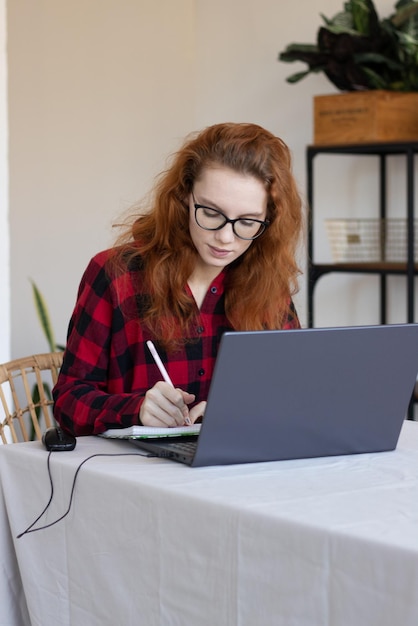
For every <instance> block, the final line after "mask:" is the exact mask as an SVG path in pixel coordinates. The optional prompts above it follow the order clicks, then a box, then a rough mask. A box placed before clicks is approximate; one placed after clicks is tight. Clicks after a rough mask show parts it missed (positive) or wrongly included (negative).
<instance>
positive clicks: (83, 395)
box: [53, 251, 299, 436]
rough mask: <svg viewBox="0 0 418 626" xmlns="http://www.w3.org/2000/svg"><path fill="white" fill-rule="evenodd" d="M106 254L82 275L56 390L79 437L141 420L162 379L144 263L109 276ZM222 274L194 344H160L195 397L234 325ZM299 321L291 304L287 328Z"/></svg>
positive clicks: (59, 413) (63, 418) (58, 410)
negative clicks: (144, 317)
mask: <svg viewBox="0 0 418 626" xmlns="http://www.w3.org/2000/svg"><path fill="white" fill-rule="evenodd" d="M108 258H109V251H105V252H101V253H99V254H97V255H96V256H95V257H94V258H93V259H92V260H91V261H90V263H89V265H88V267H87V269H86V271H85V273H84V275H83V278H82V280H81V284H80V288H79V292H78V298H77V302H76V306H75V309H74V312H73V315H72V317H71V320H70V325H69V330H68V338H67V347H66V350H65V354H64V362H63V365H62V368H61V372H60V375H59V379H58V382H57V384H56V386H55V387H54V390H53V396H54V400H55V406H54V414H55V417H56V419H57V421H58V422H59V423H60V424H61V425H62V426H63V427H64V428H65V429H66V430H68V431H70V432H72V433H73V434H75V435H76V436H79V435H91V434H98V433H101V432H103V431H104V430H106V429H108V428H117V427H127V426H131V425H133V424H138V423H139V409H140V406H141V404H142V401H143V398H144V396H145V393H146V392H147V391H148V389H150V388H151V387H153V386H154V385H155V383H156V382H158V381H159V380H161V374H160V372H159V370H158V368H157V366H156V364H155V362H154V360H153V358H152V356H151V354H150V352H149V350H148V348H147V346H146V345H145V342H146V341H147V340H148V339H152V340H154V337H152V336H151V334H150V333H149V332H148V331H147V329H146V328H144V327H143V326H142V325H141V323H140V321H139V320H140V318H141V307H142V306H143V303H144V302H145V301H146V294H138V285H140V284H141V283H140V274H141V268H140V267H136V268H131V269H129V270H127V271H126V273H125V274H123V275H122V276H121V277H119V278H111V277H110V276H109V274H108V273H107V271H106V268H105V266H106V262H107V260H108ZM224 280H225V271H223V272H221V274H219V276H217V278H216V279H215V280H214V281H213V282H212V284H211V286H210V288H209V290H208V292H207V294H206V297H205V299H204V301H203V304H202V307H201V309H200V311H199V313H198V317H197V320H198V321H197V323H196V326H195V328H194V331H193V333H192V334H191V337H190V339H191V340H192V341H190V343H186V344H185V345H184V346H182V347H181V348H180V349H179V350H178V351H176V353H175V354H167V353H166V352H165V351H164V350H163V348H162V347H161V346H159V345H158V343H156V348H157V350H158V352H159V354H160V356H161V358H162V360H163V362H164V364H165V366H166V368H167V371H168V373H169V376H170V378H171V380H172V381H173V383H174V385H175V387H180V388H181V389H184V390H186V391H188V392H190V393H193V394H195V396H196V402H198V401H201V400H206V399H207V396H208V391H209V384H210V381H211V378H212V373H213V368H214V365H215V360H216V355H217V353H218V348H219V343H220V340H221V337H222V334H223V333H224V332H225V331H226V330H233V329H232V328H231V326H230V324H229V323H228V320H227V318H226V316H225V308H224ZM119 281H123V289H121V285H120V284H119ZM121 293H123V301H122V302H121V297H120V294H121ZM133 305H134V306H135V307H136V310H137V315H135V316H134V315H129V316H128V317H126V315H124V313H123V311H126V310H127V309H129V308H130V310H132V306H133ZM298 327H299V322H298V319H297V316H296V313H295V312H294V309H293V305H292V311H291V312H290V315H289V320H288V322H287V323H286V324H285V326H284V328H286V329H287V328H298Z"/></svg>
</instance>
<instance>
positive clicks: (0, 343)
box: [0, 0, 10, 363]
mask: <svg viewBox="0 0 418 626" xmlns="http://www.w3.org/2000/svg"><path fill="white" fill-rule="evenodd" d="M7 146H8V124H7V58H6V0H0V363H1V362H4V361H7V360H8V359H9V358H10V255H9V175H8V155H7Z"/></svg>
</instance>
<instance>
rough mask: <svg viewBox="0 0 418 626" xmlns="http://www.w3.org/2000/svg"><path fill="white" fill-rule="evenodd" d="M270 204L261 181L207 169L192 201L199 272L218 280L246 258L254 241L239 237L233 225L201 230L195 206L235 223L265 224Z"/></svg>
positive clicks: (191, 223) (191, 222)
mask: <svg viewBox="0 0 418 626" xmlns="http://www.w3.org/2000/svg"><path fill="white" fill-rule="evenodd" d="M267 201H268V197H267V192H266V190H265V187H264V185H263V183H262V182H261V181H260V180H258V178H255V177H254V176H250V175H244V174H240V173H238V172H235V171H234V170H232V169H229V168H227V167H223V166H210V167H206V168H204V169H203V170H202V173H201V175H200V176H199V178H198V179H196V181H195V184H194V187H193V193H191V194H190V198H189V214H190V217H189V229H190V236H191V238H192V241H193V243H194V245H195V247H196V250H197V252H198V254H199V258H198V264H197V268H196V269H200V270H203V271H204V272H205V273H207V274H209V275H210V274H212V275H213V277H215V276H217V274H219V272H220V271H221V270H222V269H223V268H224V267H226V266H227V265H229V264H230V263H232V262H233V261H235V260H236V259H238V257H240V256H241V255H242V254H244V252H245V251H246V250H248V248H249V247H250V246H251V244H252V243H253V241H252V240H249V241H248V240H245V239H240V238H239V237H237V236H236V235H235V233H234V231H233V229H232V224H229V223H227V224H225V226H224V227H223V228H221V229H220V230H205V229H203V228H201V227H200V226H199V225H198V224H197V222H196V219H195V207H194V204H195V203H196V204H201V205H204V206H205V207H209V208H212V209H217V210H218V211H220V212H221V213H223V214H224V215H225V216H226V217H227V218H229V219H231V220H235V219H238V218H246V219H256V220H262V221H264V220H265V219H266V217H267Z"/></svg>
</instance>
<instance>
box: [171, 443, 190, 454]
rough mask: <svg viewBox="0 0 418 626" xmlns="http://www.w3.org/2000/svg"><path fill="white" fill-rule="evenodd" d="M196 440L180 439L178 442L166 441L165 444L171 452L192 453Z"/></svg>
mask: <svg viewBox="0 0 418 626" xmlns="http://www.w3.org/2000/svg"><path fill="white" fill-rule="evenodd" d="M196 445H197V441H182V442H179V443H167V446H168V447H169V448H170V450H172V451H173V452H178V453H179V454H194V452H195V451H196Z"/></svg>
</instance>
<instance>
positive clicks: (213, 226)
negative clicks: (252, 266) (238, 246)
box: [192, 194, 270, 241]
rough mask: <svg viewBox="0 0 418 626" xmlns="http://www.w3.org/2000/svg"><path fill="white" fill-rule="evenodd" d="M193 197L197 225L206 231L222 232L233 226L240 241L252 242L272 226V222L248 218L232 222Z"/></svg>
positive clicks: (240, 218)
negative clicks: (226, 226) (224, 228)
mask: <svg viewBox="0 0 418 626" xmlns="http://www.w3.org/2000/svg"><path fill="white" fill-rule="evenodd" d="M192 197H193V203H194V204H193V206H194V217H195V220H196V224H197V225H198V226H200V228H203V229H204V230H221V228H223V227H224V226H225V225H226V224H232V230H233V232H234V235H236V236H237V237H238V238H239V239H246V240H247V241H251V240H252V239H257V237H259V236H260V235H262V234H263V232H264V231H265V230H266V228H267V226H268V225H269V224H270V220H265V221H262V220H254V219H247V218H246V217H239V218H238V219H236V220H230V219H229V218H228V217H226V215H224V214H223V213H222V212H221V211H218V210H217V209H212V208H210V207H207V206H204V205H203V204H197V203H196V201H195V197H194V195H193V194H192Z"/></svg>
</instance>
